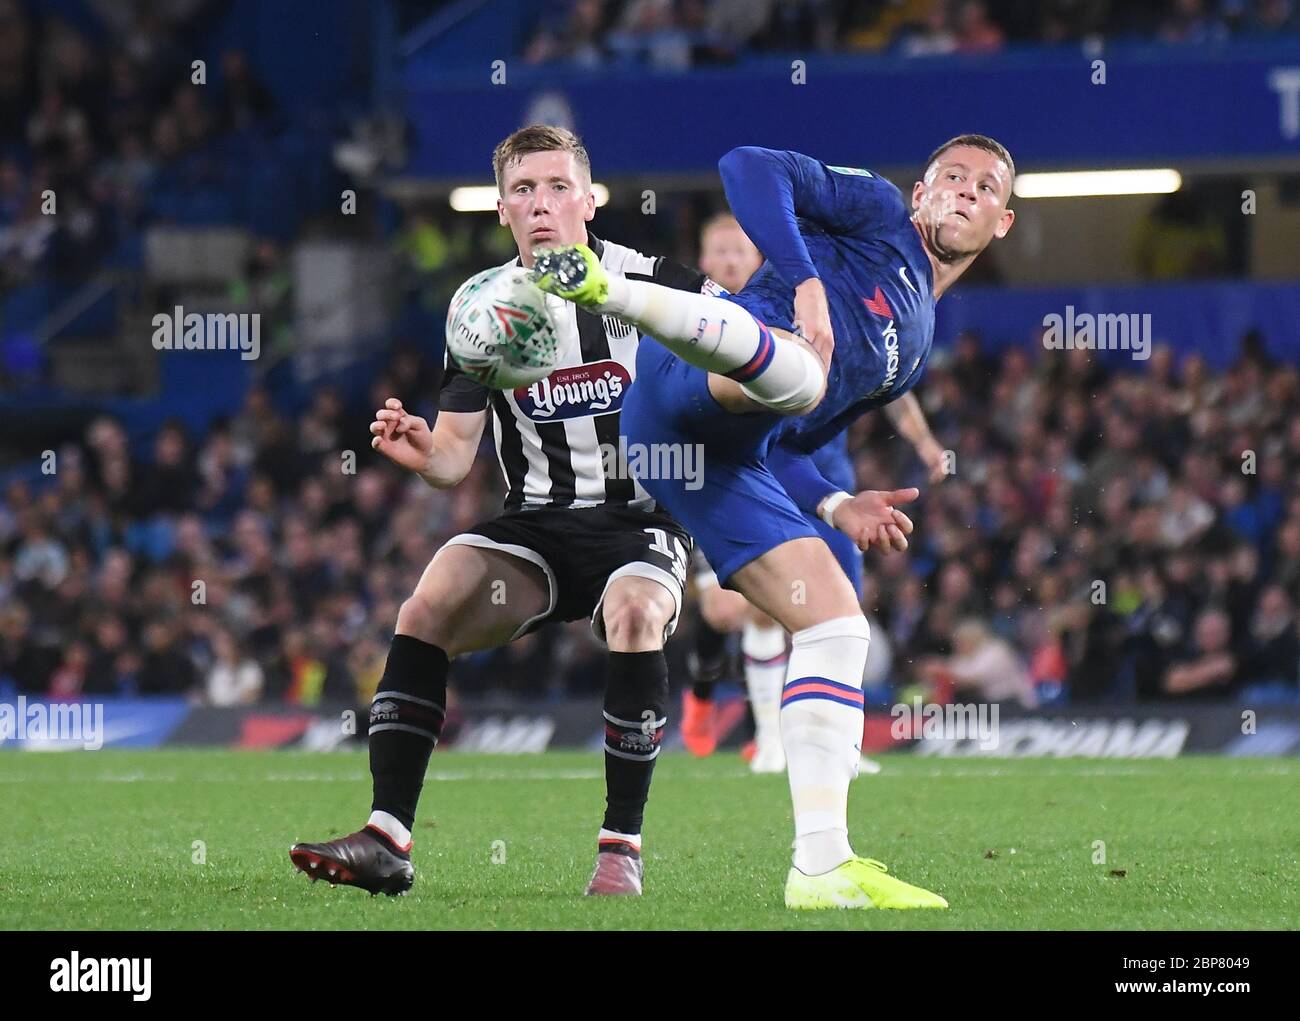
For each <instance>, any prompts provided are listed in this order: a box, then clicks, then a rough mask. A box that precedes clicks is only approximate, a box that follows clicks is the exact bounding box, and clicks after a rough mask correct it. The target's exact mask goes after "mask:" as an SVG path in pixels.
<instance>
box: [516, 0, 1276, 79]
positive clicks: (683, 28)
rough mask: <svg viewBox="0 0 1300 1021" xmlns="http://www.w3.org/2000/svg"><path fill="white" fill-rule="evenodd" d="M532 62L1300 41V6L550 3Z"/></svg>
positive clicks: (1116, 0) (667, 62)
mask: <svg viewBox="0 0 1300 1021" xmlns="http://www.w3.org/2000/svg"><path fill="white" fill-rule="evenodd" d="M542 6H543V7H544V10H543V11H542V12H541V13H540V14H539V17H538V22H537V27H536V29H535V31H534V33H533V36H532V38H531V39H530V40H529V42H528V44H527V47H526V48H525V51H524V52H525V57H526V59H527V60H529V61H530V62H532V63H538V64H541V63H550V62H556V61H561V62H568V63H572V64H577V65H580V66H598V65H606V64H619V63H645V64H649V65H651V66H654V67H658V68H660V69H664V70H680V69H683V68H686V67H690V66H692V65H697V64H708V63H719V62H727V61H731V60H735V59H736V58H737V57H738V56H741V55H743V54H745V53H751V52H773V53H778V52H789V51H804V52H808V51H821V52H884V53H891V54H895V55H900V56H905V57H923V56H933V55H938V54H949V53H989V52H994V51H997V50H1000V49H1002V48H1003V47H1004V46H1007V45H1009V44H1014V43H1024V42H1029V43H1046V44H1055V43H1070V42H1074V43H1078V42H1081V41H1084V40H1094V39H1095V40H1101V39H1122V38H1136V39H1149V40H1159V41H1161V42H1164V43H1168V44H1180V43H1214V42H1222V41H1225V40H1228V39H1233V38H1265V37H1268V36H1272V35H1276V34H1279V33H1298V32H1300V6H1298V5H1297V3H1296V2H1295V0H551V2H548V3H546V4H544V5H542Z"/></svg>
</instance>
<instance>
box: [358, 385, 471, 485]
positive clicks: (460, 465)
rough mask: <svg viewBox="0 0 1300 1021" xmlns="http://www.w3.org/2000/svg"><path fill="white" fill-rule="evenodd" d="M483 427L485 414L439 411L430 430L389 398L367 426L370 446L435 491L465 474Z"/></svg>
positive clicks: (421, 421) (467, 472)
mask: <svg viewBox="0 0 1300 1021" xmlns="http://www.w3.org/2000/svg"><path fill="white" fill-rule="evenodd" d="M486 423H487V412H486V411H469V412H453V411H443V412H440V413H439V415H438V418H437V421H436V422H435V423H434V426H433V428H432V429H430V428H429V423H428V422H427V421H425V420H424V419H423V418H421V417H420V416H419V415H412V414H410V413H409V412H408V411H407V410H406V409H405V408H404V407H402V402H401V401H400V400H398V399H397V398H396V397H390V398H389V399H388V400H387V401H385V402H384V407H382V408H380V409H379V410H378V411H376V412H375V420H374V421H373V422H372V423H370V432H371V434H372V436H373V439H371V441H370V445H371V446H372V447H373V448H374V449H375V450H377V451H379V452H380V453H381V454H383V455H384V456H385V457H386V458H388V459H389V460H390V461H392V462H393V463H394V464H398V465H401V466H402V467H403V468H405V469H407V470H408V471H413V472H415V473H416V474H417V475H419V476H420V478H422V479H424V481H425V482H427V483H428V484H429V485H431V486H433V487H434V488H435V489H449V488H451V487H452V486H454V485H457V484H458V483H459V482H460V481H461V480H462V479H463V478H465V476H466V475H468V474H469V470H470V468H471V467H472V466H473V464H474V457H475V455H476V454H477V453H478V444H479V440H480V439H481V438H482V436H483V427H484V426H485V425H486Z"/></svg>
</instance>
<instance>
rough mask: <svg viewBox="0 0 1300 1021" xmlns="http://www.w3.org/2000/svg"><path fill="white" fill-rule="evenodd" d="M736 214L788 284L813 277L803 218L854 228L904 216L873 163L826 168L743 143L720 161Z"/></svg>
mask: <svg viewBox="0 0 1300 1021" xmlns="http://www.w3.org/2000/svg"><path fill="white" fill-rule="evenodd" d="M718 173H719V174H720V175H721V176H722V186H723V189H724V190H725V191H726V193H727V201H728V202H729V203H730V205H731V211H732V213H733V214H734V215H735V217H736V220H737V221H738V222H739V223H740V226H741V227H742V228H743V229H744V231H745V233H746V234H748V235H749V237H750V239H751V240H752V241H753V242H754V244H755V245H757V246H758V250H759V251H760V252H762V253H763V256H764V257H765V258H766V259H767V260H768V262H769V263H771V265H772V267H773V268H774V269H775V270H776V271H777V273H779V274H780V276H781V279H783V280H784V281H786V283H788V284H789V285H790V286H791V287H797V286H798V285H799V284H800V283H802V282H803V281H805V280H807V279H808V278H809V277H816V276H817V275H818V274H817V267H816V266H814V265H813V261H812V258H811V256H810V255H809V254H808V245H807V244H806V243H805V242H804V239H803V235H802V234H800V232H799V220H800V219H805V220H808V221H810V222H812V223H815V224H817V225H818V226H819V227H822V228H824V229H825V230H827V231H828V232H830V233H832V234H852V233H856V232H858V231H861V230H864V229H868V228H871V227H879V226H881V225H882V224H884V223H887V222H890V221H891V220H893V219H895V218H898V217H902V218H906V216H907V207H906V204H905V203H904V202H903V197H902V195H901V193H900V192H899V191H898V189H897V188H895V187H894V186H893V185H892V184H891V183H890V182H889V181H887V180H885V179H884V178H882V177H877V176H876V175H874V174H872V173H871V172H870V171H868V170H859V169H856V168H853V167H828V166H826V164H824V163H822V162H820V161H819V160H815V159H813V158H812V157H811V156H805V155H804V154H803V153H798V152H788V151H784V150H777V149H763V148H759V147H758V146H753V145H745V146H741V147H739V148H737V149H732V150H731V151H730V152H729V153H727V154H726V155H725V156H723V157H722V159H721V160H719V161H718Z"/></svg>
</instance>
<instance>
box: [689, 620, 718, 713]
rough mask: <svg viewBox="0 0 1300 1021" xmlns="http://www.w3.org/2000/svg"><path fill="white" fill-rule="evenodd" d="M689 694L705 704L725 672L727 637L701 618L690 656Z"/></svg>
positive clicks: (711, 696)
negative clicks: (690, 682)
mask: <svg viewBox="0 0 1300 1021" xmlns="http://www.w3.org/2000/svg"><path fill="white" fill-rule="evenodd" d="M689 659H690V669H691V675H692V676H691V680H692V684H691V693H692V694H693V695H694V696H695V697H696V698H699V699H703V700H704V701H705V702H707V701H709V700H710V699H711V698H713V689H714V688H715V687H716V686H717V683H718V681H720V680H722V678H723V677H724V676H725V675H726V672H727V636H726V635H725V634H723V633H722V632H721V631H715V630H714V629H713V628H712V627H711V626H710V625H709V622H708V621H706V620H704V619H703V618H701V619H700V621H699V626H698V627H697V628H696V629H695V648H694V649H693V650H691V654H690V657H689Z"/></svg>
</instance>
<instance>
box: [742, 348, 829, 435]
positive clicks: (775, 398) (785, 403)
mask: <svg viewBox="0 0 1300 1021" xmlns="http://www.w3.org/2000/svg"><path fill="white" fill-rule="evenodd" d="M782 342H783V343H784V344H785V345H786V346H785V351H786V352H787V353H788V357H789V362H790V365H789V368H788V369H786V370H783V377H782V385H781V389H780V392H779V393H770V392H769V393H764V392H762V389H760V388H759V387H758V386H756V385H753V384H744V385H742V386H741V390H743V391H744V393H745V394H746V395H747V396H748V397H750V398H751V399H752V400H755V401H757V402H758V403H759V404H761V405H763V407H765V408H767V409H768V410H769V411H774V412H775V413H776V414H778V415H806V414H808V412H810V411H812V410H813V409H814V408H815V407H817V405H818V404H820V403H821V400H822V397H823V396H824V395H825V393H826V367H825V365H823V364H822V360H821V358H820V357H819V356H818V355H817V352H816V351H814V350H813V348H812V345H810V344H809V343H808V342H807V341H805V340H803V339H802V338H799V337H795V336H793V335H792V334H786V335H785V336H784V337H783V338H782Z"/></svg>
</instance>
